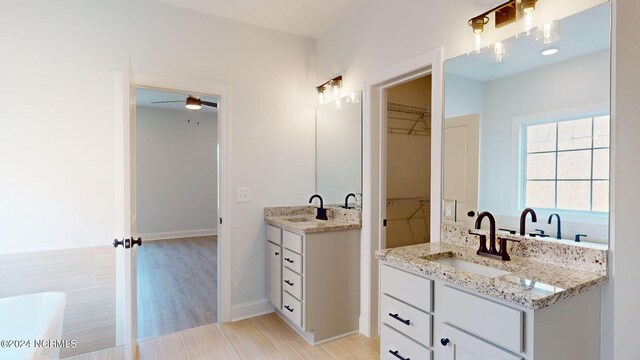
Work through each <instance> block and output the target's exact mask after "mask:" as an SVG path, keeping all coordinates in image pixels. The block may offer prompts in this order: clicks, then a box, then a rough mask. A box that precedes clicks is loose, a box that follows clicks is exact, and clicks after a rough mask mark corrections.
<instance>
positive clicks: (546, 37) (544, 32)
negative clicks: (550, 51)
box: [542, 23, 551, 44]
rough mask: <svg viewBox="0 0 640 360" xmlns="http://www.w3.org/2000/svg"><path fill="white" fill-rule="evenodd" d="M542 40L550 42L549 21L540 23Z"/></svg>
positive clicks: (546, 42) (545, 42)
mask: <svg viewBox="0 0 640 360" xmlns="http://www.w3.org/2000/svg"><path fill="white" fill-rule="evenodd" d="M542 42H543V43H544V44H549V43H551V23H544V25H542Z"/></svg>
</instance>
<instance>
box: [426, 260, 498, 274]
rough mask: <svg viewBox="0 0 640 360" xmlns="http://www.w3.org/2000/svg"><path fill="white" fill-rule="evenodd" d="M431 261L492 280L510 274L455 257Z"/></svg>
mask: <svg viewBox="0 0 640 360" xmlns="http://www.w3.org/2000/svg"><path fill="white" fill-rule="evenodd" d="M430 261H433V262H436V263H438V264H442V265H446V266H450V267H452V268H456V269H459V270H462V271H467V272H471V273H474V274H478V275H482V276H486V277H490V278H494V277H498V276H502V275H507V274H509V272H508V271H504V270H499V269H494V268H492V267H489V266H484V265H479V264H476V263H472V262H470V261H466V260H461V259H456V258H454V257H446V258H440V259H435V260H430Z"/></svg>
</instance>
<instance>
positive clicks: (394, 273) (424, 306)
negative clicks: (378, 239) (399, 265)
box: [380, 265, 433, 312]
mask: <svg viewBox="0 0 640 360" xmlns="http://www.w3.org/2000/svg"><path fill="white" fill-rule="evenodd" d="M380 272H381V273H380V282H381V285H380V287H381V289H382V293H383V294H388V295H391V296H393V297H394V298H396V299H400V300H402V301H404V302H406V303H407V304H409V305H412V306H415V307H417V308H418V309H420V310H424V311H428V312H431V311H432V309H433V305H432V304H433V303H432V289H433V281H431V280H429V279H426V278H423V277H420V276H417V275H413V274H410V273H408V272H405V271H402V270H398V269H396V268H392V267H390V266H386V265H383V266H382V269H381V270H380Z"/></svg>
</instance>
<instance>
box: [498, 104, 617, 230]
mask: <svg viewBox="0 0 640 360" xmlns="http://www.w3.org/2000/svg"><path fill="white" fill-rule="evenodd" d="M609 109H610V104H609V102H608V101H604V102H600V103H593V104H587V105H580V106H573V107H567V108H562V109H555V110H550V111H544V112H539V113H531V114H524V115H519V116H514V117H513V118H512V119H511V174H510V177H511V179H510V184H511V192H510V193H511V194H516V195H515V196H511V204H510V206H509V207H510V212H511V216H516V217H517V216H520V213H521V211H522V209H523V207H524V204H523V202H522V190H523V186H524V182H523V181H522V179H521V174H522V173H523V166H524V164H523V161H522V151H523V146H524V139H523V138H522V137H523V133H524V132H523V131H522V128H523V127H524V126H525V125H536V124H545V123H549V122H553V121H562V120H569V119H578V118H580V117H581V115H584V116H589V117H592V116H594V114H599V113H601V114H603V115H604V114H605V113H606V114H608V115H609V114H610V110H609ZM536 212H537V213H538V215H539V216H541V217H547V216H549V215H550V214H552V213H559V214H560V215H561V216H562V218H563V220H566V221H571V222H590V223H593V224H603V225H605V224H608V223H609V214H608V213H594V212H579V211H571V210H558V209H536Z"/></svg>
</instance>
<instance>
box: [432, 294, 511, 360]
mask: <svg viewBox="0 0 640 360" xmlns="http://www.w3.org/2000/svg"><path fill="white" fill-rule="evenodd" d="M438 291H439V292H441V295H442V297H440V295H438V298H439V299H440V298H442V299H446V301H442V303H438V315H441V316H442V319H443V321H445V322H447V323H449V324H451V325H454V326H456V327H458V328H460V329H462V330H464V331H467V332H469V333H472V334H474V335H476V336H478V337H481V338H483V339H486V340H488V341H490V342H492V343H494V344H497V345H499V346H502V347H504V348H506V349H508V350H511V351H514V352H521V351H522V350H523V342H524V341H523V340H524V339H523V338H524V312H523V311H521V310H518V309H514V308H512V307H509V306H506V305H502V304H499V303H497V302H493V301H491V300H486V299H483V298H481V297H478V296H475V295H472V294H469V293H466V292H463V291H460V290H457V289H454V288H451V287H449V286H442V288H440V287H438Z"/></svg>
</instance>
